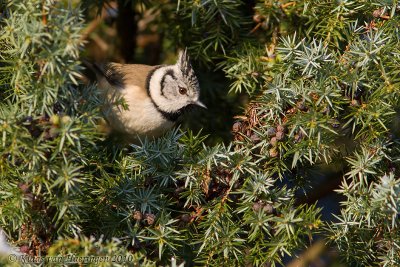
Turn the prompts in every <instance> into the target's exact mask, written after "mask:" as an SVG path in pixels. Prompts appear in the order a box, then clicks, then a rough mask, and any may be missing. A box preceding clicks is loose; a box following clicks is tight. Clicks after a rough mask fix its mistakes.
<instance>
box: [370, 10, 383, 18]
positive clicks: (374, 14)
mask: <svg viewBox="0 0 400 267" xmlns="http://www.w3.org/2000/svg"><path fill="white" fill-rule="evenodd" d="M383 10H384V9H383V8H380V9H376V10H374V12H372V16H374V17H375V18H379V17H380V16H382V15H383Z"/></svg>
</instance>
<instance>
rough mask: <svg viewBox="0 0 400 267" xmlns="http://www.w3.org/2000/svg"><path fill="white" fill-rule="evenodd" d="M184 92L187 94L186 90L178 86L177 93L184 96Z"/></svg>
mask: <svg viewBox="0 0 400 267" xmlns="http://www.w3.org/2000/svg"><path fill="white" fill-rule="evenodd" d="M186 92H187V90H186V88H184V87H180V86H179V93H180V94H181V95H185V94H186Z"/></svg>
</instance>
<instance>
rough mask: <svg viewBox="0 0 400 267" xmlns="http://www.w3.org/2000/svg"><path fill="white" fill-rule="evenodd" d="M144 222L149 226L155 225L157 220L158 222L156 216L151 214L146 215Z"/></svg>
mask: <svg viewBox="0 0 400 267" xmlns="http://www.w3.org/2000/svg"><path fill="white" fill-rule="evenodd" d="M144 220H145V221H146V222H147V223H148V224H149V225H153V224H154V222H155V220H156V216H155V215H154V214H151V213H146V214H145V215H144Z"/></svg>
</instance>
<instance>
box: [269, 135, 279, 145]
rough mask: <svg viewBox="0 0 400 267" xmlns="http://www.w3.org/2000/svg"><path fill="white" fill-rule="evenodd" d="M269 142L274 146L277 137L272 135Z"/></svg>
mask: <svg viewBox="0 0 400 267" xmlns="http://www.w3.org/2000/svg"><path fill="white" fill-rule="evenodd" d="M269 143H270V144H271V146H273V147H275V146H276V145H277V144H278V139H276V137H272V138H271V140H270V141H269Z"/></svg>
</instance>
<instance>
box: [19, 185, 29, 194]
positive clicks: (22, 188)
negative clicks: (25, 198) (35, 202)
mask: <svg viewBox="0 0 400 267" xmlns="http://www.w3.org/2000/svg"><path fill="white" fill-rule="evenodd" d="M18 187H19V189H21V191H22V192H23V193H27V192H28V191H29V185H28V184H25V183H19V184H18Z"/></svg>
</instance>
